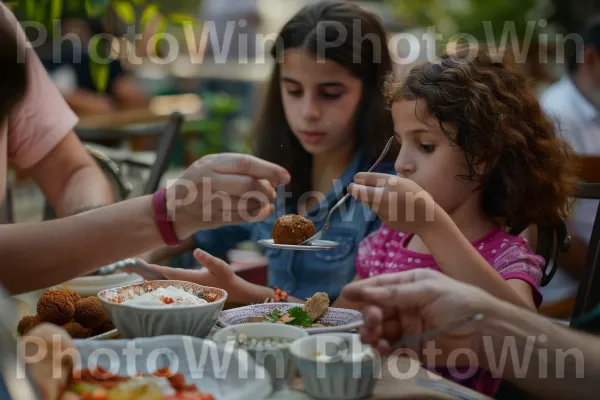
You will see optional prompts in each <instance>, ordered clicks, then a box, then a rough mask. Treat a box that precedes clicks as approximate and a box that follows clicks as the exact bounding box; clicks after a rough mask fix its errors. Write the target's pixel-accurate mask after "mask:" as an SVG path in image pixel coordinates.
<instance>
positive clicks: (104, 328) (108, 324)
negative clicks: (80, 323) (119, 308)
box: [94, 319, 115, 335]
mask: <svg viewBox="0 0 600 400" xmlns="http://www.w3.org/2000/svg"><path fill="white" fill-rule="evenodd" d="M113 329H115V326H114V325H113V323H112V321H111V320H110V319H107V320H106V321H104V322H103V323H102V325H100V326H99V327H97V328H96V329H94V333H95V334H96V335H101V334H103V333H106V332H109V331H112V330H113Z"/></svg>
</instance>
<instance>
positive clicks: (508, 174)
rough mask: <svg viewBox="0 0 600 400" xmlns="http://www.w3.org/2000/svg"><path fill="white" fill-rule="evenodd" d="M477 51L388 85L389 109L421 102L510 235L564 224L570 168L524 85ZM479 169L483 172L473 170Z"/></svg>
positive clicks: (562, 145) (447, 57) (454, 53)
mask: <svg viewBox="0 0 600 400" xmlns="http://www.w3.org/2000/svg"><path fill="white" fill-rule="evenodd" d="M492 54H493V53H491V52H490V50H489V49H488V48H486V47H483V46H478V48H475V47H467V46H456V47H455V48H453V49H452V50H450V51H447V52H446V53H445V54H444V55H442V57H441V58H440V59H439V60H437V61H436V62H426V63H424V64H422V65H419V66H416V67H414V68H413V69H412V70H411V71H410V72H409V73H408V74H407V76H405V77H404V78H395V77H389V79H388V81H387V84H386V93H385V94H386V98H387V100H388V104H391V103H393V102H395V101H398V100H401V99H408V100H416V99H422V100H424V101H425V102H426V105H427V108H428V111H429V112H430V113H431V114H432V115H433V116H434V117H435V118H436V119H437V121H438V122H439V126H440V127H441V129H442V131H443V132H444V134H445V135H446V136H447V137H448V138H449V139H450V140H451V141H452V142H453V143H454V144H455V145H458V146H459V147H460V148H461V149H462V150H463V151H464V154H465V159H466V162H467V165H468V169H469V172H468V176H464V177H462V178H464V179H469V180H473V179H476V180H478V181H479V183H480V184H479V188H480V190H481V192H482V209H483V211H484V212H485V213H486V215H488V216H490V217H491V218H493V219H495V220H497V221H499V222H500V223H503V224H504V225H506V226H508V227H518V228H525V227H527V226H529V225H531V224H536V225H537V224H541V225H547V224H552V223H555V222H557V220H558V219H559V218H560V217H567V216H568V215H569V212H570V208H571V201H572V200H571V197H572V196H575V195H576V191H577V189H576V188H577V186H576V165H577V164H576V162H575V158H574V155H573V152H572V150H571V148H570V146H569V145H568V144H567V143H566V142H565V141H563V140H562V139H560V138H559V137H558V136H557V135H556V132H555V126H554V124H553V123H552V121H551V120H550V119H549V118H548V117H547V116H546V115H545V114H544V112H543V111H542V109H541V107H540V104H539V102H538V100H537V98H536V96H535V94H534V92H533V90H532V89H531V87H530V85H529V84H528V82H527V81H526V79H525V78H524V76H522V75H521V74H520V73H518V72H517V71H516V69H514V68H512V67H511V66H509V65H506V63H503V62H502V61H501V60H500V61H498V60H496V59H494V57H492ZM482 162H483V163H485V169H484V170H483V171H481V170H480V168H478V166H479V165H482V164H481V163H482Z"/></svg>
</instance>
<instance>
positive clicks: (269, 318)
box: [264, 309, 279, 322]
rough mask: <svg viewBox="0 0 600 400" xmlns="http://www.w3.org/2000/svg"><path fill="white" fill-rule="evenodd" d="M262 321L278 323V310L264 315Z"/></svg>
mask: <svg viewBox="0 0 600 400" xmlns="http://www.w3.org/2000/svg"><path fill="white" fill-rule="evenodd" d="M264 320H265V321H266V322H277V321H279V310H278V309H274V310H273V311H272V312H271V314H267V315H265V318H264Z"/></svg>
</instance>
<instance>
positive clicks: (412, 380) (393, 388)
mask: <svg viewBox="0 0 600 400" xmlns="http://www.w3.org/2000/svg"><path fill="white" fill-rule="evenodd" d="M43 292H44V291H43V290H40V291H36V292H31V293H26V294H23V295H18V296H14V297H13V300H14V303H15V305H16V309H17V313H18V315H17V316H18V318H19V319H20V318H21V317H23V316H25V315H30V314H33V313H35V307H36V304H37V300H38V299H39V297H40V296H41V294H42V293H43ZM16 321H18V319H16ZM220 329H222V327H221V326H220V325H219V324H218V323H215V325H214V326H213V327H212V329H211V331H210V333H209V334H208V335H207V337H206V338H205V339H206V340H212V339H213V337H214V335H215V334H216V332H218V331H219V330H220ZM15 330H16V325H15ZM118 337H119V336H118V333H117V334H114V335H108V336H107V338H109V339H108V340H110V339H117V338H118ZM87 340H96V339H87ZM381 361H382V363H381V366H382V368H381V372H380V375H379V376H378V377H377V382H376V384H375V387H374V390H373V394H372V396H371V397H370V399H372V400H394V399H399V400H401V399H411V400H421V399H422V400H425V399H431V400H461V399H462V400H465V399H466V400H488V399H491V398H490V397H487V396H484V395H482V394H480V393H478V392H475V391H473V390H471V389H468V388H465V387H463V386H461V385H459V384H457V383H454V382H452V381H449V380H447V379H444V378H442V377H440V376H439V375H436V374H435V373H433V372H430V371H428V370H426V369H424V368H422V367H421V365H420V363H419V362H418V361H417V360H414V359H411V358H409V357H406V356H404V355H393V356H390V357H383V358H382V360H381ZM311 399H312V397H310V396H308V395H307V394H306V393H305V391H304V386H303V382H302V378H301V376H300V375H296V376H295V377H294V378H293V379H291V381H290V383H289V385H288V387H287V388H285V389H282V390H278V391H275V392H274V393H273V394H272V395H271V396H270V397H269V400H311Z"/></svg>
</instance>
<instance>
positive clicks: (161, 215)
mask: <svg viewBox="0 0 600 400" xmlns="http://www.w3.org/2000/svg"><path fill="white" fill-rule="evenodd" d="M152 209H153V210H154V221H155V222H156V226H157V227H158V231H159V232H160V235H161V236H162V238H163V240H164V242H165V244H167V245H169V246H174V245H177V244H180V243H181V241H180V240H179V239H178V238H177V234H176V233H175V229H174V228H173V223H172V221H170V220H169V211H168V210H167V189H160V190H158V191H157V192H156V193H154V195H152Z"/></svg>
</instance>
